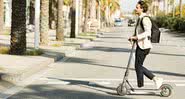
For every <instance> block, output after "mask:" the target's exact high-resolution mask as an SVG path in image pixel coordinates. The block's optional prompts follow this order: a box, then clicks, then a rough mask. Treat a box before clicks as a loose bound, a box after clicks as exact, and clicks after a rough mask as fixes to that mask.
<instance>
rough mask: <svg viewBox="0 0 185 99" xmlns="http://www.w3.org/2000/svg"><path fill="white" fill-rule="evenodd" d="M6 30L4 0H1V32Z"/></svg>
mask: <svg viewBox="0 0 185 99" xmlns="http://www.w3.org/2000/svg"><path fill="white" fill-rule="evenodd" d="M3 30H4V0H0V34H3Z"/></svg>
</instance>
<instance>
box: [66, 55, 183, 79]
mask: <svg viewBox="0 0 185 99" xmlns="http://www.w3.org/2000/svg"><path fill="white" fill-rule="evenodd" d="M65 62H66V63H80V64H88V65H93V66H96V67H107V68H117V69H123V70H126V69H127V67H126V64H125V66H116V65H108V64H100V63H96V61H95V60H89V59H83V58H74V57H69V60H67V61H65ZM129 70H132V71H135V69H134V68H129ZM151 71H152V70H151ZM152 72H153V73H156V74H162V75H168V76H178V77H185V74H181V73H173V72H167V71H152Z"/></svg>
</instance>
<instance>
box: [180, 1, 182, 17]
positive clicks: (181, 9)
mask: <svg viewBox="0 0 185 99" xmlns="http://www.w3.org/2000/svg"><path fill="white" fill-rule="evenodd" d="M179 6H180V7H179V11H180V17H182V0H179Z"/></svg>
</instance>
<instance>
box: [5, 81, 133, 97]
mask: <svg viewBox="0 0 185 99" xmlns="http://www.w3.org/2000/svg"><path fill="white" fill-rule="evenodd" d="M71 82H73V81H71ZM27 90H29V91H27ZM8 99H133V98H127V97H119V96H112V95H106V94H102V93H97V92H91V91H81V90H79V89H73V88H65V87H63V86H57V85H30V86H28V87H27V88H26V89H25V90H23V91H22V92H19V93H17V94H15V95H13V96H11V97H9V98H8Z"/></svg>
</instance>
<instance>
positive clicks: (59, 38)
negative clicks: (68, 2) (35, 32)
mask: <svg viewBox="0 0 185 99" xmlns="http://www.w3.org/2000/svg"><path fill="white" fill-rule="evenodd" d="M57 12H58V13H57V29H56V40H57V41H64V28H63V0H58V10H57Z"/></svg>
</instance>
